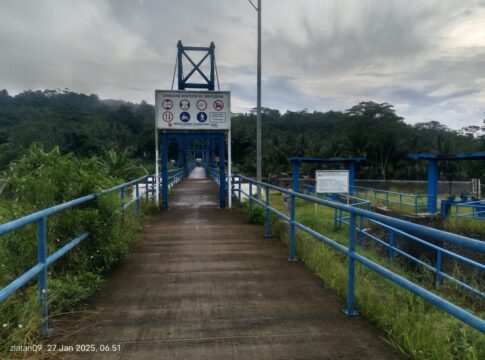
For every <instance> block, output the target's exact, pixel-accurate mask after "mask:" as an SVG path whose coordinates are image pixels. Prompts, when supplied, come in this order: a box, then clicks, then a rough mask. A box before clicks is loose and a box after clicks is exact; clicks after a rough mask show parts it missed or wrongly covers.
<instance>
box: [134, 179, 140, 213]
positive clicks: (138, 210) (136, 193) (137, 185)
mask: <svg viewBox="0 0 485 360" xmlns="http://www.w3.org/2000/svg"><path fill="white" fill-rule="evenodd" d="M139 185H140V184H139V183H136V187H135V196H136V215H137V216H140V186H139Z"/></svg>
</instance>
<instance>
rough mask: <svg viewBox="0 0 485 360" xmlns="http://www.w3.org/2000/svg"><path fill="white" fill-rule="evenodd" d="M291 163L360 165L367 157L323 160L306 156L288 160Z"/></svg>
mask: <svg viewBox="0 0 485 360" xmlns="http://www.w3.org/2000/svg"><path fill="white" fill-rule="evenodd" d="M288 160H289V161H290V162H293V161H298V162H300V163H305V162H306V163H343V164H345V163H352V162H353V163H358V162H360V161H363V160H365V157H362V156H354V157H346V158H345V157H341V158H321V157H306V156H294V157H291V158H289V159H288Z"/></svg>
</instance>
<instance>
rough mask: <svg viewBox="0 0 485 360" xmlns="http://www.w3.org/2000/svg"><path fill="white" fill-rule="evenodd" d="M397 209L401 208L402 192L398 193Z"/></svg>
mask: <svg viewBox="0 0 485 360" xmlns="http://www.w3.org/2000/svg"><path fill="white" fill-rule="evenodd" d="M399 209H402V193H399Z"/></svg>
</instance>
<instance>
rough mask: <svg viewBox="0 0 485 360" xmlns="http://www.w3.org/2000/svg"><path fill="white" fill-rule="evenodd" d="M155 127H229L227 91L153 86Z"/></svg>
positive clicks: (215, 128)
mask: <svg viewBox="0 0 485 360" xmlns="http://www.w3.org/2000/svg"><path fill="white" fill-rule="evenodd" d="M155 119H156V120H155V123H156V126H157V128H158V129H172V130H181V129H183V130H229V129H230V128H231V93H230V92H229V91H186V90H155Z"/></svg>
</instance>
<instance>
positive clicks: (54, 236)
mask: <svg viewBox="0 0 485 360" xmlns="http://www.w3.org/2000/svg"><path fill="white" fill-rule="evenodd" d="M6 180H7V186H6V189H5V192H4V194H3V195H5V196H7V198H8V200H9V201H8V202H9V203H10V204H14V205H12V206H9V207H8V208H7V210H6V215H5V214H4V216H5V217H7V218H8V219H15V218H19V217H21V216H25V215H27V214H30V213H33V212H35V211H38V210H40V209H44V208H47V207H50V206H53V205H57V204H60V203H63V202H66V201H69V200H73V199H75V198H79V197H82V196H85V195H89V194H91V193H97V192H100V191H101V190H104V189H108V188H110V187H112V186H115V185H117V184H119V183H121V182H122V180H120V179H117V178H114V177H112V176H109V174H108V173H107V170H106V169H105V168H104V167H102V166H100V165H99V162H98V161H97V159H96V158H90V159H79V158H77V157H75V156H74V155H73V154H67V155H61V154H60V151H59V149H58V148H55V149H54V150H52V151H50V152H46V151H44V149H43V148H42V147H40V146H36V145H34V146H32V147H31V149H30V151H29V152H28V154H27V155H25V156H24V157H22V158H21V159H20V160H19V161H18V162H15V163H13V164H11V166H10V168H9V169H8V171H7V172H6ZM140 229H141V224H140V221H139V219H138V218H137V217H135V216H134V215H133V211H132V210H130V209H128V210H125V211H123V210H121V206H120V198H119V193H118V192H115V193H112V194H107V195H103V196H101V197H99V198H97V199H95V200H91V201H89V202H86V203H83V204H81V205H79V206H76V207H74V208H71V209H68V210H65V211H62V212H60V213H58V214H55V215H52V216H49V217H48V218H47V249H48V250H47V251H48V254H52V253H53V252H54V251H56V250H58V249H59V248H61V247H62V246H64V245H65V244H67V243H68V242H69V241H70V240H72V239H73V238H75V237H77V236H79V235H80V234H81V233H83V232H84V231H90V232H91V235H90V236H89V237H88V238H87V239H85V240H84V241H83V242H82V243H81V244H80V245H79V246H77V247H76V248H74V249H72V250H71V251H70V252H68V253H67V254H66V255H64V256H63V257H62V258H61V259H59V260H58V261H57V262H56V263H54V264H53V265H52V266H51V267H50V268H49V282H48V284H49V285H48V292H49V303H50V309H49V310H50V314H53V313H55V312H65V311H70V310H73V309H75V308H78V307H79V306H81V305H82V304H83V303H84V302H85V300H86V299H88V298H89V297H90V296H91V295H92V294H93V293H94V292H95V291H96V290H97V289H98V288H99V286H100V284H101V282H102V280H101V279H102V274H103V273H104V272H105V271H107V270H109V269H111V268H112V267H113V266H114V265H116V264H117V263H119V262H120V261H121V260H122V259H123V258H124V257H125V255H126V254H127V252H128V249H129V246H130V244H131V243H132V242H133V241H134V240H135V239H136V236H137V234H138V232H139V230H140ZM0 259H2V260H1V266H0V288H1V287H4V286H5V285H6V284H7V283H9V282H10V281H12V280H13V279H14V278H16V277H18V276H19V275H21V274H22V273H24V272H25V271H27V270H28V269H29V268H31V267H32V266H33V265H35V264H36V263H37V236H36V224H31V225H28V226H25V227H23V228H21V229H19V230H15V231H13V232H11V233H9V234H7V235H5V236H2V237H1V238H0ZM32 285H36V282H35V281H32ZM36 288H37V286H31V287H29V286H25V287H23V288H22V289H20V290H19V291H18V292H17V293H16V294H15V295H12V296H11V297H10V298H9V299H8V301H5V302H3V303H1V304H0V325H3V324H7V325H6V326H5V327H3V326H2V327H0V339H1V340H0V351H1V349H3V350H6V349H7V345H8V343H9V342H10V343H13V341H14V340H15V341H17V344H23V343H25V342H26V341H27V340H28V337H29V336H35V335H36V334H37V333H36V330H34V329H38V325H39V324H40V317H39V316H38V313H39V309H38V305H37V300H36V298H37V295H36ZM27 324H28V325H27ZM19 326H20V327H19ZM26 329H29V331H30V332H29V334H26ZM22 336H23V337H22ZM19 340H22V341H21V342H20V343H19V342H18V341H19ZM34 343H35V342H34ZM0 353H1V352H0ZM0 357H1V356H0Z"/></svg>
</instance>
